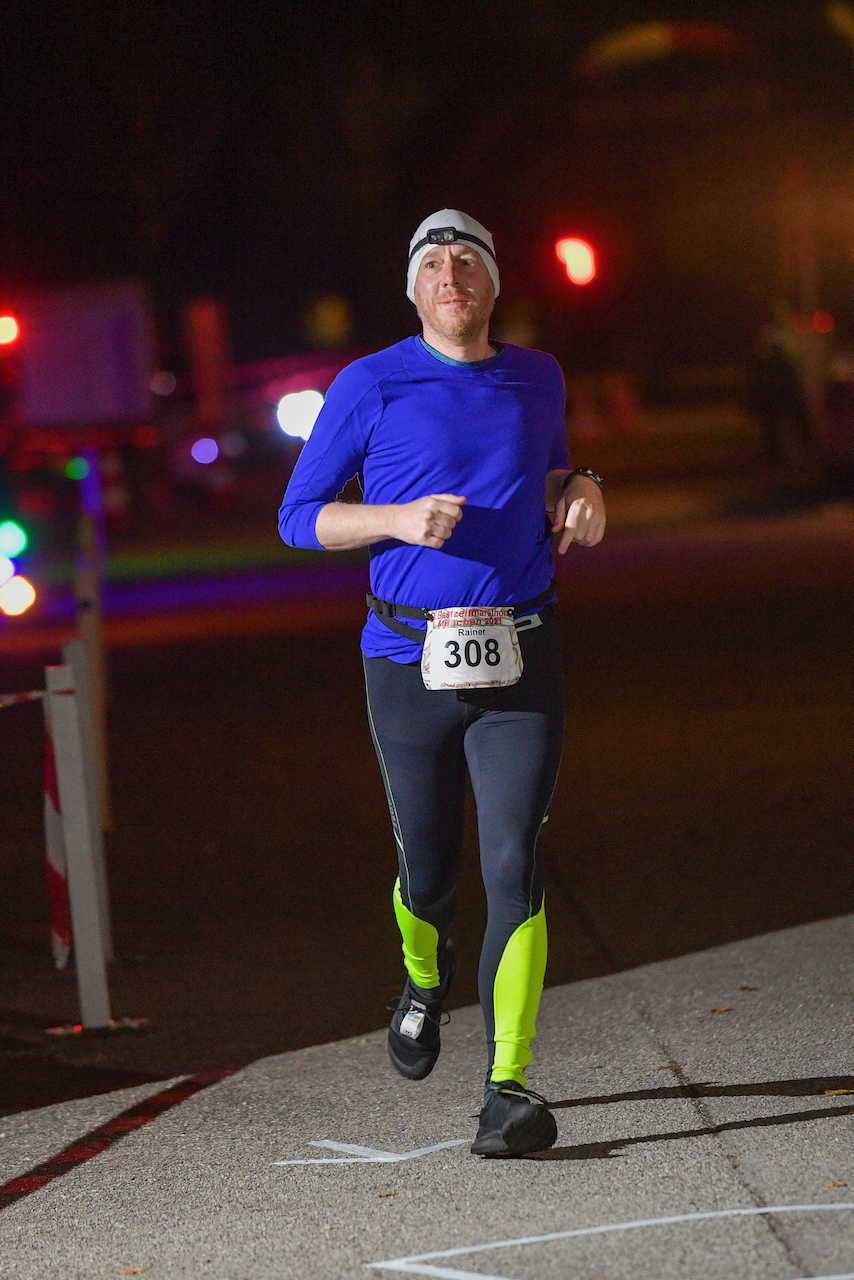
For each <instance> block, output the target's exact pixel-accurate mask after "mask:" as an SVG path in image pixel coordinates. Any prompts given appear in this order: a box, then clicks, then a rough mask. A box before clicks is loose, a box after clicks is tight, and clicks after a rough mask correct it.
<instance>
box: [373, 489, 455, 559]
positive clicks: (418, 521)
mask: <svg viewBox="0 0 854 1280" xmlns="http://www.w3.org/2000/svg"><path fill="white" fill-rule="evenodd" d="M464 503H465V498H461V497H459V495H457V494H454V493H431V494H430V495H429V497H426V498H416V500H415V502H402V503H400V504H399V505H398V506H394V507H392V508H391V511H392V512H393V516H392V521H391V524H392V533H391V536H392V537H393V538H397V539H398V541H399V542H408V543H410V545H411V546H415V547H433V548H434V550H436V551H441V550H442V547H443V546H444V545H445V543H446V542H447V540H448V538H450V536H451V534H452V533H453V532H454V528H455V527H456V525H458V524H459V522H460V520H462V518H463V505H464Z"/></svg>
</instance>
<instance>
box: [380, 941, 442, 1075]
mask: <svg viewBox="0 0 854 1280" xmlns="http://www.w3.org/2000/svg"><path fill="white" fill-rule="evenodd" d="M458 964H459V960H458V958H457V953H456V951H455V950H454V948H453V945H452V944H451V943H450V942H447V943H446V944H445V952H444V955H443V957H442V960H441V962H440V965H439V973H440V977H441V980H440V982H439V985H438V987H436V988H435V989H432V990H429V991H428V990H425V989H424V988H423V987H416V985H415V983H414V982H413V981H412V979H411V978H407V980H406V986H405V987H404V988H403V995H402V996H401V997H400V1000H399V1001H398V1002H397V1004H396V1005H393V1006H392V1007H393V1009H394V1017H393V1018H392V1020H391V1026H390V1027H389V1029H388V1056H389V1057H390V1058H391V1061H392V1065H393V1066H395V1067H396V1068H397V1070H398V1071H399V1072H400V1074H401V1075H402V1076H406V1077H407V1079H409V1080H424V1079H425V1078H426V1077H427V1076H429V1074H430V1072H431V1071H432V1070H433V1068H434V1067H435V1065H436V1059H437V1058H438V1057H439V1050H440V1049H441V1047H442V1045H441V1041H440V1036H439V1028H440V1026H441V1025H442V1013H443V1011H444V1008H445V1000H446V999H447V996H448V992H449V991H450V989H451V983H452V982H453V980H454V974H455V973H456V972H457V965H458ZM428 997H429V998H428ZM446 1020H447V1019H446Z"/></svg>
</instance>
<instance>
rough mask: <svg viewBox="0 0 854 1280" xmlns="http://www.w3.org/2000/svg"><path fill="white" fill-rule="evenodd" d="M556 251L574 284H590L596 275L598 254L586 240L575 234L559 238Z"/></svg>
mask: <svg viewBox="0 0 854 1280" xmlns="http://www.w3.org/2000/svg"><path fill="white" fill-rule="evenodd" d="M555 253H556V254H557V256H558V257H559V258H560V260H561V262H562V263H563V265H564V266H565V267H566V274H567V277H568V278H569V279H570V280H571V281H572V283H573V284H589V283H590V281H591V280H592V279H593V277H594V276H595V275H596V255H595V254H594V252H593V249H592V247H591V246H590V245H589V244H588V243H587V241H586V240H578V239H576V238H575V237H574V236H573V237H570V238H569V239H567V240H558V242H557V244H556V245H555Z"/></svg>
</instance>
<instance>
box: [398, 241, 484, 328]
mask: <svg viewBox="0 0 854 1280" xmlns="http://www.w3.org/2000/svg"><path fill="white" fill-rule="evenodd" d="M415 306H416V309H417V311H418V315H419V316H420V318H421V323H422V324H423V325H424V328H425V329H426V330H432V332H433V333H436V334H439V335H441V337H443V338H445V339H447V340H449V341H451V342H468V341H470V340H471V339H472V338H475V337H476V336H477V334H479V333H480V332H481V330H482V329H483V328H484V327H485V326H486V325H487V324H488V323H489V317H490V316H491V315H492V308H493V307H494V306H495V289H494V288H493V285H492V277H491V276H490V274H489V272H488V271H487V269H486V264H485V263H484V261H483V258H481V256H480V254H479V253H478V251H477V249H473V248H471V247H470V246H469V245H467V244H464V243H463V244H443V245H431V246H430V248H429V249H428V250H427V252H426V253H425V255H424V257H423V259H422V260H421V265H420V267H419V268H418V274H417V275H416V277H415Z"/></svg>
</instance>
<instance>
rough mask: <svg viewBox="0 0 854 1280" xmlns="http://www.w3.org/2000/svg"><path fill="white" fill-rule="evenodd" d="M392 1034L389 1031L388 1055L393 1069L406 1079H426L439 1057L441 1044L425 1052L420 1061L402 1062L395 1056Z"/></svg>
mask: <svg viewBox="0 0 854 1280" xmlns="http://www.w3.org/2000/svg"><path fill="white" fill-rule="evenodd" d="M393 1034H394V1032H392V1031H389V1036H388V1056H389V1058H390V1059H391V1065H392V1066H393V1067H394V1069H395V1071H399V1072H400V1074H401V1075H402V1076H406V1079H407V1080H426V1079H427V1077H428V1076H429V1074H430V1072H431V1071H432V1070H433V1068H434V1067H435V1065H436V1063H437V1061H438V1059H439V1050H440V1049H441V1048H442V1046H441V1044H438V1045H437V1046H436V1048H435V1050H434V1051H433V1052H432V1053H429V1054H425V1056H424V1059H423V1061H421V1062H414V1063H409V1062H404V1061H403V1059H402V1058H398V1057H396V1056H395V1052H394V1049H393V1048H392V1044H391V1038H392V1035H393Z"/></svg>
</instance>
